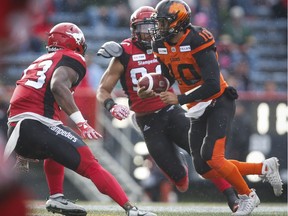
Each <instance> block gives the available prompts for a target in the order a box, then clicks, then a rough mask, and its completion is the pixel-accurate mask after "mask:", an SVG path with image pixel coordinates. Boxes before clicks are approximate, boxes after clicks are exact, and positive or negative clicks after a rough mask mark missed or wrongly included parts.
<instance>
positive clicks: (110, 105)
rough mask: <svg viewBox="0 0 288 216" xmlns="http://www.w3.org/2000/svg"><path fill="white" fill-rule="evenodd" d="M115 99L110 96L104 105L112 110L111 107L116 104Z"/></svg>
mask: <svg viewBox="0 0 288 216" xmlns="http://www.w3.org/2000/svg"><path fill="white" fill-rule="evenodd" d="M115 104H116V103H115V101H114V100H113V99H112V98H108V99H106V100H105V101H104V107H105V108H106V109H107V110H108V111H110V110H111V108H112V107H113V106H114V105H115Z"/></svg>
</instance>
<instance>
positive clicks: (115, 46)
mask: <svg viewBox="0 0 288 216" xmlns="http://www.w3.org/2000/svg"><path fill="white" fill-rule="evenodd" d="M122 53H123V48H122V46H121V45H120V44H119V43H116V42H115V41H108V42H106V43H104V44H103V45H102V46H101V48H100V49H99V50H98V52H97V55H98V56H99V55H101V56H103V57H104V58H112V57H119V56H121V55H122Z"/></svg>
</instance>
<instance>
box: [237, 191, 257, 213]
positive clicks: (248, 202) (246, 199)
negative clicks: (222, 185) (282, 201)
mask: <svg viewBox="0 0 288 216" xmlns="http://www.w3.org/2000/svg"><path fill="white" fill-rule="evenodd" d="M238 196H239V207H238V209H237V211H236V212H234V213H232V215H250V213H251V212H252V211H253V210H254V209H255V208H256V207H257V206H258V205H260V199H259V197H258V196H257V194H256V192H255V190H254V189H252V191H251V192H250V194H249V196H247V195H246V194H244V195H240V194H239V195H238Z"/></svg>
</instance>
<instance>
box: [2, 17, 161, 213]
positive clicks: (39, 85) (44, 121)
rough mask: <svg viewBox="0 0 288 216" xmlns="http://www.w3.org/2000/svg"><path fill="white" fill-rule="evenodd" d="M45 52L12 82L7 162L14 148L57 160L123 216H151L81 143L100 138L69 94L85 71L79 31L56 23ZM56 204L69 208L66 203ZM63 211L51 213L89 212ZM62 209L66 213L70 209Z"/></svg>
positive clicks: (25, 154)
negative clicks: (65, 117)
mask: <svg viewBox="0 0 288 216" xmlns="http://www.w3.org/2000/svg"><path fill="white" fill-rule="evenodd" d="M47 50H48V53H47V54H44V55H42V56H40V57H39V58H38V59H36V60H35V61H34V62H33V63H32V64H31V65H30V66H29V67H28V68H27V69H26V70H24V72H23V74H22V77H21V79H20V80H18V81H17V83H16V84H17V86H16V88H15V90H14V92H13V95H12V98H11V100H10V109H9V119H8V124H9V129H8V134H9V140H8V143H7V145H6V149H5V152H4V156H5V158H7V157H9V155H10V154H11V153H12V151H13V150H14V151H15V152H16V153H17V154H18V155H20V156H22V157H25V158H30V159H49V160H52V161H55V162H57V163H58V164H61V165H63V166H65V167H67V168H69V169H71V170H73V171H75V172H77V173H78V174H80V175H82V176H84V177H86V178H88V179H90V180H91V181H92V182H93V183H94V185H95V186H96V187H97V189H98V190H99V191H100V192H101V193H103V194H105V195H108V196H109V197H111V199H113V200H114V201H115V202H116V203H118V204H119V205H120V206H121V207H122V208H123V209H124V210H125V211H126V213H127V215H133V216H134V215H135V216H136V215H144V214H145V215H147V216H155V215H156V214H154V213H150V212H143V211H140V210H138V208H137V207H135V206H134V205H132V204H131V203H130V201H129V200H128V197H127V195H126V194H125V192H124V190H123V189H122V187H121V186H120V184H119V183H118V181H117V180H116V179H115V178H114V177H113V176H112V175H111V174H110V173H109V172H108V171H107V170H105V169H104V168H103V167H102V166H101V165H100V164H99V162H98V160H97V159H96V158H95V157H94V156H93V154H92V152H91V150H90V149H89V147H88V146H87V145H86V144H85V142H84V141H83V139H86V138H88V139H99V138H101V137H102V136H101V134H99V133H98V132H97V131H95V130H94V129H93V128H92V127H91V126H90V125H89V124H88V123H87V121H86V120H85V119H84V118H83V116H82V114H81V112H80V111H79V109H78V107H77V105H76V104H75V101H74V98H73V91H74V90H75V89H76V87H77V85H78V84H79V83H80V81H81V80H82V79H83V77H84V76H85V73H86V63H85V59H84V57H83V56H84V54H85V50H86V44H85V38H84V35H83V33H82V31H81V30H80V29H79V28H78V27H77V26H76V25H75V24H73V23H60V24H57V25H55V26H54V27H53V28H52V29H51V31H50V32H49V35H48V45H47ZM61 110H63V111H64V112H65V113H66V114H67V115H68V116H69V117H70V118H71V120H73V121H74V122H75V124H76V125H77V127H78V129H79V131H80V132H81V136H82V138H83V139H82V138H81V137H80V136H79V135H78V134H77V133H75V132H74V131H73V130H72V129H70V128H69V127H67V126H64V125H63V123H62V122H61V121H60V111H61ZM53 166H57V164H54V165H53ZM53 166H52V167H51V168H53ZM58 169H59V167H58ZM61 176H62V174H60V175H59V176H58V178H59V179H60V178H61ZM50 198H51V197H50ZM55 198H56V197H55ZM60 199H61V198H60ZM59 202H60V203H62V204H63V205H68V203H67V200H66V199H65V200H64V199H61V200H60V201H59ZM48 207H49V206H48ZM53 207H54V206H53V204H51V205H50V210H52V211H55V209H54V208H53ZM62 210H63V209H60V210H59V211H57V209H56V211H55V212H57V213H61V214H72V213H73V215H86V214H87V213H86V211H75V212H65V211H62ZM64 210H67V211H69V208H68V209H64Z"/></svg>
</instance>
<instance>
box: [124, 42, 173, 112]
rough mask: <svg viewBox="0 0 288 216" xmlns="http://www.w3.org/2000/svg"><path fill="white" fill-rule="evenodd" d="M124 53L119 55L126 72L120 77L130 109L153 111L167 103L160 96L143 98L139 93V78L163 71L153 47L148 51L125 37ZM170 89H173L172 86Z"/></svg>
mask: <svg viewBox="0 0 288 216" xmlns="http://www.w3.org/2000/svg"><path fill="white" fill-rule="evenodd" d="M121 46H122V47H123V53H122V55H121V56H120V57H119V60H120V62H121V63H122V65H123V66H124V73H123V74H122V75H121V77H120V82H121V85H122V88H123V90H124V91H125V93H126V94H127V95H128V98H129V106H130V109H131V110H133V111H134V112H136V113H144V112H152V111H156V110H159V109H162V108H163V107H165V106H167V104H165V103H163V102H162V101H161V100H160V98H159V97H158V96H157V97H152V98H146V99H141V98H140V97H139V96H138V95H137V89H138V88H137V84H138V80H139V79H140V78H141V77H142V76H144V75H146V74H147V73H152V72H156V73H161V68H160V65H159V62H158V61H157V59H156V58H155V56H154V54H153V52H152V49H148V50H146V51H144V50H142V49H140V48H139V47H138V46H137V45H136V44H135V43H133V42H132V40H131V39H130V38H129V39H125V40H124V41H122V43H121ZM169 91H172V89H171V88H170V89H169Z"/></svg>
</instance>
